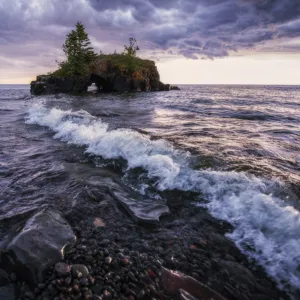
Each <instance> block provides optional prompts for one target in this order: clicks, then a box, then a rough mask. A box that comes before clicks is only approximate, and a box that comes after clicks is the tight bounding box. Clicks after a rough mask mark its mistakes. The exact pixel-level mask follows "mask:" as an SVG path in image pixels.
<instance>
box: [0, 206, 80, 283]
mask: <svg viewBox="0 0 300 300" xmlns="http://www.w3.org/2000/svg"><path fill="white" fill-rule="evenodd" d="M75 241H76V236H75V235H74V233H73V230H72V228H71V227H70V225H69V224H68V223H67V222H66V220H65V219H64V218H63V217H62V216H61V215H60V214H59V213H58V212H57V211H54V210H50V209H49V210H43V211H41V212H38V213H37V214H35V215H34V216H33V217H31V218H30V219H29V220H28V221H27V222H26V223H25V225H24V226H23V227H22V228H21V230H20V231H19V232H18V233H17V235H16V236H14V237H11V238H9V239H8V240H7V241H6V245H5V247H4V250H2V253H1V254H2V255H1V264H2V266H3V268H4V269H6V270H7V271H9V272H14V273H15V274H16V275H17V277H18V279H22V280H24V281H27V282H30V283H37V282H40V281H43V279H44V276H45V272H46V271H47V270H48V268H49V267H52V266H53V265H54V264H55V263H57V262H59V261H61V260H62V259H63V258H64V252H65V251H66V250H68V249H69V248H71V247H72V246H73V245H74V243H75Z"/></svg>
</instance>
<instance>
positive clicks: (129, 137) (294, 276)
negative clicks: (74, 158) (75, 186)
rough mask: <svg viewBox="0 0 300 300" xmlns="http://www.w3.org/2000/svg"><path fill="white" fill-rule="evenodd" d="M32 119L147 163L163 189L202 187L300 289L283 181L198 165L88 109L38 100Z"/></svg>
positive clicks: (292, 213) (215, 211)
mask: <svg viewBox="0 0 300 300" xmlns="http://www.w3.org/2000/svg"><path fill="white" fill-rule="evenodd" d="M26 123H27V124H38V125H41V126H46V127H48V128H50V129H51V130H53V131H54V132H55V135H54V138H56V139H60V140H62V141H65V142H67V143H72V144H76V145H84V146H86V147H87V149H86V152H87V153H92V154H94V155H100V156H102V157H103V158H106V159H117V158H123V159H125V160H126V161H127V163H128V168H129V169H132V168H136V167H142V168H144V169H145V170H146V171H147V173H148V177H149V178H151V179H154V180H156V183H157V188H158V189H159V190H166V189H169V190H170V189H179V190H183V191H193V192H201V193H202V194H203V195H204V196H205V197H206V199H207V201H208V202H207V203H206V204H199V205H204V206H206V207H207V208H208V210H209V211H210V213H211V214H212V215H213V216H214V217H216V218H219V219H222V220H226V221H227V222H229V223H231V224H232V225H233V226H234V230H233V232H232V233H230V234H228V236H229V237H230V238H231V239H232V240H233V241H234V242H235V243H236V244H237V245H238V247H240V249H242V250H243V251H244V252H245V253H246V254H247V255H249V256H250V257H252V258H254V259H256V260H257V261H258V262H259V263H260V264H262V265H263V266H264V267H265V269H266V271H267V272H268V273H269V275H271V276H272V277H273V278H274V279H275V280H276V281H277V282H278V284H279V286H280V287H285V288H290V289H291V290H293V291H295V290H299V289H300V269H299V266H300V252H299V249H300V214H299V212H298V211H297V210H295V209H294V208H293V207H292V206H288V205H287V204H286V203H285V202H284V201H282V200H281V199H280V198H278V197H276V196H274V195H273V194H272V191H274V188H275V186H276V185H278V183H276V182H274V181H267V180H262V179H259V178H257V177H253V176H252V177H251V176H248V175H247V174H245V173H236V172H216V171H207V170H206V171H195V170H193V169H192V168H190V167H189V154H188V153H186V152H182V151H179V150H176V149H174V147H173V146H172V145H171V144H170V143H168V142H167V141H165V140H156V141H152V140H150V138H149V137H148V136H146V135H143V134H140V133H138V132H135V131H132V130H129V129H117V130H109V128H108V124H106V123H103V122H101V120H100V119H97V118H95V117H93V116H91V115H90V114H89V113H87V112H86V111H78V112H72V111H63V110H60V109H56V108H52V109H47V108H46V107H44V106H43V105H42V104H35V105H33V106H32V107H31V108H30V109H29V111H28V116H27V117H26Z"/></svg>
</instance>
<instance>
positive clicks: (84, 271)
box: [72, 265, 90, 278]
mask: <svg viewBox="0 0 300 300" xmlns="http://www.w3.org/2000/svg"><path fill="white" fill-rule="evenodd" d="M79 273H80V274H81V276H78V274H79ZM89 273H90V272H89V270H88V268H87V267H86V266H85V265H72V276H73V277H75V278H78V277H87V276H88V275H89Z"/></svg>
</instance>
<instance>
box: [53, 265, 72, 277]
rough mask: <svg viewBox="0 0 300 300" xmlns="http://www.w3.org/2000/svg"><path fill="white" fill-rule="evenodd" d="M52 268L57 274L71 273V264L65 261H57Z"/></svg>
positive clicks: (62, 275)
mask: <svg viewBox="0 0 300 300" xmlns="http://www.w3.org/2000/svg"><path fill="white" fill-rule="evenodd" d="M54 270H55V272H56V274H57V275H58V276H61V277H67V276H68V275H69V274H70V273H71V266H70V265H68V264H65V263H61V262H60V263H57V264H55V266H54Z"/></svg>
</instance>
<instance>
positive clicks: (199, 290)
mask: <svg viewBox="0 0 300 300" xmlns="http://www.w3.org/2000/svg"><path fill="white" fill-rule="evenodd" d="M161 284H162V286H163V287H164V288H165V289H166V290H167V291H168V292H169V293H170V294H172V295H176V294H177V295H178V294H179V295H180V297H181V299H193V298H190V296H193V297H196V298H198V299H201V300H210V299H214V300H226V299H225V298H224V297H222V296H221V295H220V294H219V293H217V292H216V291H214V290H212V289H211V288H210V287H208V286H206V285H205V284H203V283H200V282H199V281H197V280H196V279H195V278H193V277H190V276H187V275H185V274H183V273H181V272H175V271H171V270H168V269H166V268H163V267H162V269H161ZM183 291H185V292H183ZM183 294H185V297H186V298H182V296H183ZM188 297H189V298H188Z"/></svg>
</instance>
